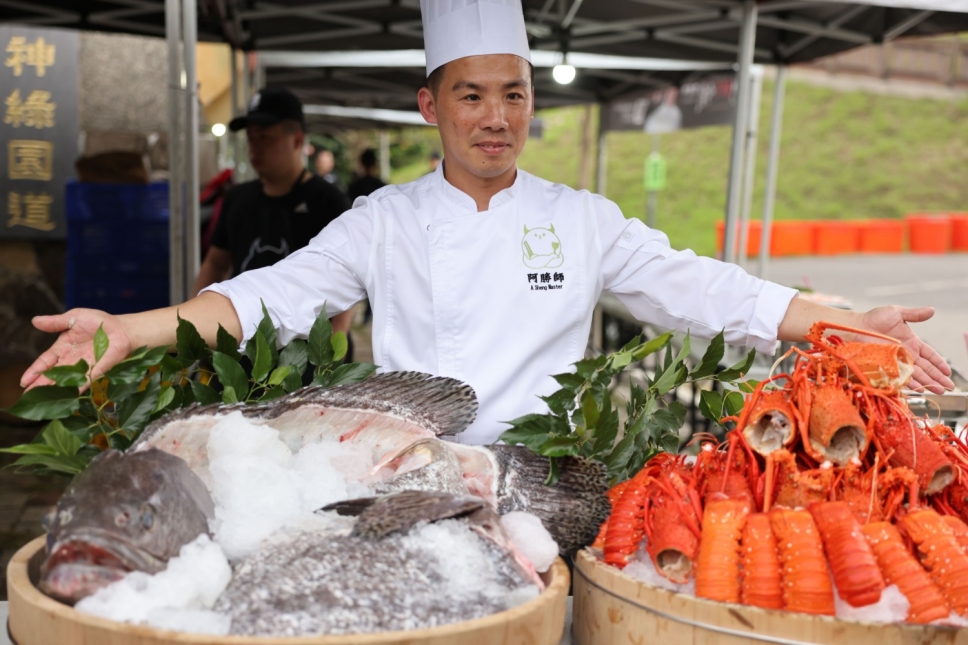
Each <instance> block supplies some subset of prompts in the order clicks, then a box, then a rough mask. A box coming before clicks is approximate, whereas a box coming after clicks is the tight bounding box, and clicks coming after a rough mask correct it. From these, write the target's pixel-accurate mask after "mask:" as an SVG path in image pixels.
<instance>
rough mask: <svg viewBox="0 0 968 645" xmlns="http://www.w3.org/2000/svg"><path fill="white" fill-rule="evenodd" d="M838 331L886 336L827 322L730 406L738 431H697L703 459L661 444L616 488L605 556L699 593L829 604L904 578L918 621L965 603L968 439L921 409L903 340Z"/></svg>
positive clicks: (815, 608) (795, 605)
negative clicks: (910, 398)
mask: <svg viewBox="0 0 968 645" xmlns="http://www.w3.org/2000/svg"><path fill="white" fill-rule="evenodd" d="M829 332H833V333H829ZM840 332H848V333H852V334H855V335H868V336H878V335H876V334H870V333H869V332H864V331H861V330H856V329H850V328H845V327H841V326H837V325H832V324H828V323H818V324H816V325H814V326H813V328H812V329H811V331H810V333H809V334H808V336H807V340H808V341H809V343H810V348H809V349H800V348H797V347H794V348H793V349H792V350H791V351H790V354H789V355H792V356H793V357H794V358H795V361H794V365H793V369H792V370H791V371H790V373H789V374H777V375H774V376H771V377H770V378H768V379H766V380H764V381H762V382H760V383H758V384H756V386H755V388H753V389H752V391H751V392H750V394H749V395H748V396H747V397H746V401H745V405H744V407H743V410H742V411H741V413H740V414H739V415H738V416H736V417H730V418H727V419H723V422H724V423H726V422H732V423H734V424H735V428H734V429H732V430H730V431H729V432H727V435H726V440H725V441H723V442H722V443H719V442H718V440H717V439H715V438H714V437H712V436H711V435H704V436H700V437H698V438H697V439H696V440H695V443H698V446H697V447H698V454H697V455H696V456H695V457H687V456H685V455H671V454H659V455H656V456H655V457H653V458H652V459H651V460H649V461H648V462H647V463H646V464H645V466H644V468H643V469H642V470H641V471H640V472H638V473H637V474H636V475H635V476H634V477H633V478H631V479H629V480H627V481H625V482H622V483H620V484H618V485H617V486H615V487H613V488H612V490H611V491H610V492H609V500H610V502H611V504H612V512H611V514H610V516H609V519H608V520H607V521H606V522H604V523H603V524H602V526H601V527H600V531H599V534H598V538H597V539H596V541H595V544H594V547H596V548H597V549H600V557H601V559H602V560H604V562H605V563H606V564H610V565H612V566H615V567H618V568H625V567H626V566H627V565H629V564H630V563H631V562H633V561H635V562H638V559H640V558H643V557H647V558H648V560H650V561H651V566H652V567H654V570H655V571H656V572H657V573H658V574H659V575H660V576H662V577H663V578H665V579H667V580H668V581H671V582H672V583H676V584H683V583H687V582H688V583H692V582H694V584H695V595H697V596H700V597H703V598H708V599H711V600H718V601H722V602H728V603H742V604H746V605H753V606H757V607H761V608H766V609H785V610H787V611H794V612H805V613H810V614H819V615H831V616H832V615H835V611H836V609H835V605H836V604H837V603H841V602H842V603H846V605H848V606H849V607H854V608H860V607H869V606H873V605H875V604H876V603H878V602H879V601H880V600H881V598H882V595H885V596H886V594H884V591H885V589H887V588H888V587H890V586H896V587H897V589H899V591H900V593H901V594H903V595H904V596H905V597H906V598H907V600H908V602H909V603H910V609H909V610H908V614H907V620H908V621H910V622H915V623H928V622H932V621H937V620H943V621H947V620H960V619H961V618H958V617H954V616H953V614H956V615H958V616H959V617H966V616H968V551H966V546H968V539H966V538H968V526H966V524H965V521H966V520H968V495H966V492H968V489H966V488H965V479H964V477H965V476H966V475H968V445H966V444H965V443H964V441H963V440H962V439H961V438H959V437H958V436H957V435H956V434H955V433H954V431H952V430H951V429H949V428H947V427H945V426H934V425H933V424H932V423H930V421H928V420H926V419H918V418H915V416H914V415H913V414H912V413H911V412H910V409H909V408H908V406H907V403H906V401H905V400H904V398H903V396H902V395H901V388H902V387H903V386H904V385H905V384H906V383H907V381H908V380H909V379H910V377H911V375H912V373H913V360H912V358H911V356H910V355H909V354H908V353H907V351H906V350H905V349H904V348H903V347H902V346H901V345H900V344H899V343H897V342H896V341H894V340H893V339H890V338H888V337H882V336H878V338H877V339H876V340H878V341H882V342H875V343H868V342H847V341H845V340H843V339H842V338H841V337H840V336H838V335H837V333H840ZM594 552H595V553H599V551H594ZM892 594H893V591H892Z"/></svg>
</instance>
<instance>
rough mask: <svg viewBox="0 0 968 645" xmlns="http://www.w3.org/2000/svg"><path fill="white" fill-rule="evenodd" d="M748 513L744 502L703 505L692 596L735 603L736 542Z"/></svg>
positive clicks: (737, 583)
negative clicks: (694, 591)
mask: <svg viewBox="0 0 968 645" xmlns="http://www.w3.org/2000/svg"><path fill="white" fill-rule="evenodd" d="M748 514H749V504H748V503H747V502H746V501H744V500H737V499H718V500H714V501H709V502H707V503H706V508H705V511H704V512H703V517H702V540H701V541H700V542H699V557H698V558H697V559H696V595H697V596H699V597H701V598H709V599H710V600H719V601H722V602H739V597H740V582H739V561H740V550H739V541H740V537H741V536H742V532H743V525H744V524H745V523H746V516H747V515H748Z"/></svg>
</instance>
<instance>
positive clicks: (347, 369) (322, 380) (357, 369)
mask: <svg viewBox="0 0 968 645" xmlns="http://www.w3.org/2000/svg"><path fill="white" fill-rule="evenodd" d="M375 371H376V365H371V364H370V363H347V364H346V365H340V366H339V367H337V368H336V369H334V370H333V371H332V372H327V373H325V374H323V375H322V376H321V377H320V376H317V377H316V379H314V382H315V383H317V384H319V385H322V386H323V387H336V386H337V385H349V384H352V383H359V382H360V381H362V380H364V379H366V378H367V377H368V376H369V375H370V374H372V373H373V372H375Z"/></svg>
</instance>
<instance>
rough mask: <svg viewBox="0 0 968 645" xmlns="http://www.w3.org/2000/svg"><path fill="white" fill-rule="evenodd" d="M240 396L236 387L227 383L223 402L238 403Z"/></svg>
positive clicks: (223, 389)
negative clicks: (237, 394) (236, 392)
mask: <svg viewBox="0 0 968 645" xmlns="http://www.w3.org/2000/svg"><path fill="white" fill-rule="evenodd" d="M238 402H239V397H238V396H236V394H235V388H234V387H232V386H231V385H226V386H225V387H224V388H222V403H226V404H232V403H238Z"/></svg>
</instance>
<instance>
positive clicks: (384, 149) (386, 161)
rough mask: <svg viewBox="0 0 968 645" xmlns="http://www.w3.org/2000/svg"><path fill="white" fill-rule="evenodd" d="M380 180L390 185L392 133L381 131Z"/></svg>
mask: <svg viewBox="0 0 968 645" xmlns="http://www.w3.org/2000/svg"><path fill="white" fill-rule="evenodd" d="M380 179H382V180H383V181H384V182H386V183H388V184H389V183H390V133H389V131H387V130H386V129H385V128H384V129H383V130H380Z"/></svg>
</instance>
